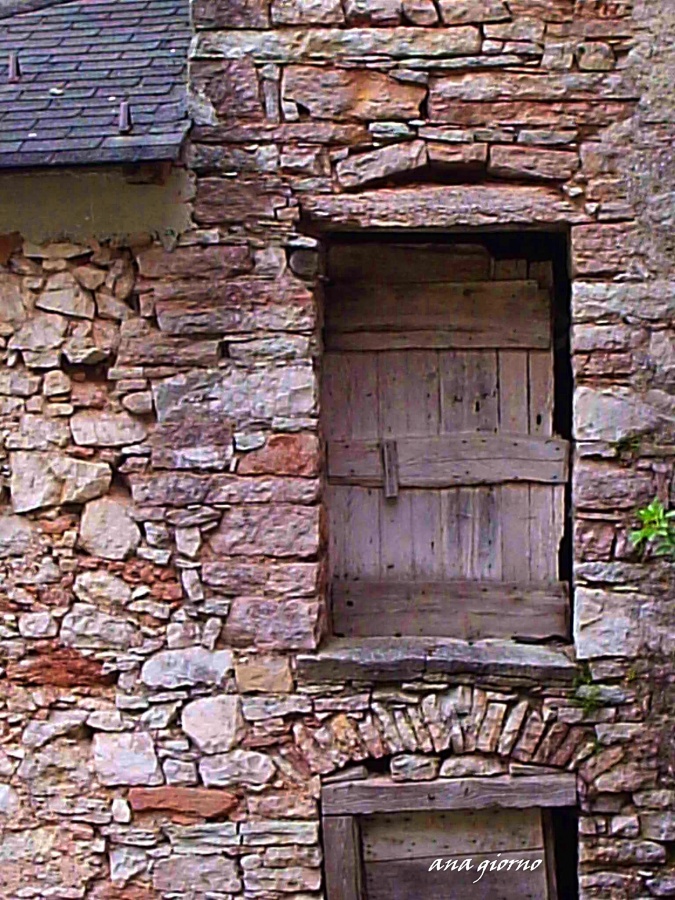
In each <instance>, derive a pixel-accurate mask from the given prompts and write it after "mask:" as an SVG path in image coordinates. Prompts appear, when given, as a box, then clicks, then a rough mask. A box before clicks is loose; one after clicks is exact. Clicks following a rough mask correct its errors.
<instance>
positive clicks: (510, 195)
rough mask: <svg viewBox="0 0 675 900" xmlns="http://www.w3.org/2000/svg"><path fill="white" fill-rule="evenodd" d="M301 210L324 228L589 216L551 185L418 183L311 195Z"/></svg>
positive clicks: (558, 224) (568, 221)
mask: <svg viewBox="0 0 675 900" xmlns="http://www.w3.org/2000/svg"><path fill="white" fill-rule="evenodd" d="M301 210H302V213H303V214H304V216H305V217H306V219H307V220H308V222H309V223H310V224H312V225H314V226H315V227H318V228H319V229H320V230H322V231H348V230H362V229H375V228H424V229H441V228H442V229H448V228H481V229H486V228H495V229H499V228H509V227H518V228H537V229H542V230H543V229H549V230H550V229H560V228H564V227H565V226H568V225H578V224H583V223H586V222H589V221H590V220H589V217H588V216H587V214H586V213H585V212H584V211H583V210H582V209H580V208H579V207H577V206H575V204H574V203H572V202H571V201H570V200H568V199H566V198H565V197H564V196H563V195H562V194H561V193H560V191H558V190H556V189H555V188H551V187H533V186H522V187H515V186H513V185H489V186H482V185H468V186H467V185H430V186H428V187H425V186H423V185H418V186H416V187H414V188H398V189H397V188H391V189H386V190H374V191H364V192H363V193H361V194H356V195H348V194H342V195H338V196H331V195H330V194H315V195H308V196H307V197H304V198H303V199H302V201H301Z"/></svg>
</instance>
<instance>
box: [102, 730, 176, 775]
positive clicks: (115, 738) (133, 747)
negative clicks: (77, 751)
mask: <svg viewBox="0 0 675 900" xmlns="http://www.w3.org/2000/svg"><path fill="white" fill-rule="evenodd" d="M92 748H93V755H94V768H95V769H96V774H97V775H98V779H99V781H100V782H101V784H105V785H118V784H119V785H140V784H147V785H153V784H161V782H162V773H161V770H160V768H159V763H158V762H157V757H156V755H155V747H154V744H153V741H152V738H151V737H150V735H149V734H145V733H144V732H138V733H132V732H128V731H123V732H120V733H117V734H115V733H112V734H106V733H104V732H97V733H96V734H95V735H94V739H93V744H92Z"/></svg>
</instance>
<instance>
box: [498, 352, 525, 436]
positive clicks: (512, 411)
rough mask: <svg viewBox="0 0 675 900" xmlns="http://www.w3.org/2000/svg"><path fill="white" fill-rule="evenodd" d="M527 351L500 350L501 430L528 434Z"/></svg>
mask: <svg viewBox="0 0 675 900" xmlns="http://www.w3.org/2000/svg"><path fill="white" fill-rule="evenodd" d="M527 390H528V389H527V353H525V352H524V351H518V350H513V351H509V350H501V351H500V352H499V430H500V431H501V432H505V431H506V432H509V433H512V434H527V433H528V431H529V428H528V397H527Z"/></svg>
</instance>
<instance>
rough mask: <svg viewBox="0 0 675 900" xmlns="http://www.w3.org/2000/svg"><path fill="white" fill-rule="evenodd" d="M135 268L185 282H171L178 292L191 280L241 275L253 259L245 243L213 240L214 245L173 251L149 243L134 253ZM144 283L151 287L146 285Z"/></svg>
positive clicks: (145, 274)
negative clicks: (135, 256) (135, 255)
mask: <svg viewBox="0 0 675 900" xmlns="http://www.w3.org/2000/svg"><path fill="white" fill-rule="evenodd" d="M137 262H138V270H139V272H140V274H141V275H142V276H143V277H144V278H146V279H156V278H158V279H162V282H161V284H162V285H166V284H167V282H176V281H178V282H183V281H184V282H185V283H180V284H178V285H174V290H175V291H177V292H179V293H181V294H182V292H183V290H185V289H186V288H187V287H188V286H189V284H190V283H192V282H193V281H194V280H198V279H203V280H205V281H207V282H208V283H209V286H210V285H211V283H212V282H213V281H214V280H219V279H227V278H232V277H233V276H236V275H243V274H244V273H245V272H250V271H251V269H252V268H253V261H252V259H251V254H250V251H249V249H248V247H247V246H246V245H245V244H216V245H215V246H210V245H206V246H200V245H197V246H194V247H178V248H177V249H175V250H173V251H168V250H165V249H164V248H163V247H158V246H153V247H149V248H148V249H147V250H143V251H141V253H139V254H138V256H137ZM144 287H148V288H151V287H155V286H154V285H149V284H148V285H146V284H145V283H144Z"/></svg>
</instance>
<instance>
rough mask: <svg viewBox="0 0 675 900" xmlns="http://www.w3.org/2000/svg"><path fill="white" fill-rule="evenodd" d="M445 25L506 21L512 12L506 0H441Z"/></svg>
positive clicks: (440, 4)
mask: <svg viewBox="0 0 675 900" xmlns="http://www.w3.org/2000/svg"><path fill="white" fill-rule="evenodd" d="M439 6H440V9H441V19H442V20H443V24H444V25H478V24H483V23H488V22H505V21H508V20H509V19H510V18H511V14H510V13H509V10H508V8H507V6H506V3H505V2H504V0H439Z"/></svg>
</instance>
